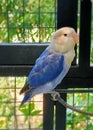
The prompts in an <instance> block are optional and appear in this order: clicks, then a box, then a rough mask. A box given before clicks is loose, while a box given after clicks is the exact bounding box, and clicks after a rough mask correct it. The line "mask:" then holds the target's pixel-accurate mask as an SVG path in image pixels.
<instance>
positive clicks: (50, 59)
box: [28, 50, 64, 88]
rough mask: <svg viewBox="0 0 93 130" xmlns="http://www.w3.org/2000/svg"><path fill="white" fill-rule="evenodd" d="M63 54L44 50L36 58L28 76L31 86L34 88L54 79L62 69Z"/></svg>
mask: <svg viewBox="0 0 93 130" xmlns="http://www.w3.org/2000/svg"><path fill="white" fill-rule="evenodd" d="M63 65H64V56H62V55H61V54H59V53H54V52H53V51H49V50H46V51H45V52H43V54H41V56H40V57H39V58H38V59H37V61H36V64H35V66H34V67H33V69H32V70H31V72H30V74H29V76H28V82H29V84H30V87H31V88H36V87H38V86H41V85H43V84H45V83H47V82H50V81H52V80H54V79H55V78H56V77H57V76H58V75H59V74H60V73H61V72H62V70H63Z"/></svg>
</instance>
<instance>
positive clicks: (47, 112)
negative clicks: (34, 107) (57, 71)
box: [43, 94, 54, 130]
mask: <svg viewBox="0 0 93 130" xmlns="http://www.w3.org/2000/svg"><path fill="white" fill-rule="evenodd" d="M53 116H54V104H53V101H52V100H51V97H50V95H49V94H45V95H44V101H43V130H53Z"/></svg>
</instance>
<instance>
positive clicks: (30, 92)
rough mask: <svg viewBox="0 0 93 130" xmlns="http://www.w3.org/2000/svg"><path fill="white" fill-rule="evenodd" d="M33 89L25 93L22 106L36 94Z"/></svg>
mask: <svg viewBox="0 0 93 130" xmlns="http://www.w3.org/2000/svg"><path fill="white" fill-rule="evenodd" d="M32 92H33V89H29V90H28V91H27V92H26V93H25V95H24V98H23V100H22V102H21V104H20V106H22V105H23V104H24V103H26V102H27V101H28V100H30V99H31V98H32V97H33V96H34V95H33V93H32Z"/></svg>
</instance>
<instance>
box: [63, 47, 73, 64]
mask: <svg viewBox="0 0 93 130" xmlns="http://www.w3.org/2000/svg"><path fill="white" fill-rule="evenodd" d="M63 55H64V57H65V61H66V63H67V65H69V66H70V65H71V63H72V61H73V59H74V57H75V50H74V49H72V50H70V51H68V52H66V53H64V54H63Z"/></svg>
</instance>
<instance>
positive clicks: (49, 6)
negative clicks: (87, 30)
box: [0, 0, 93, 130]
mask: <svg viewBox="0 0 93 130" xmlns="http://www.w3.org/2000/svg"><path fill="white" fill-rule="evenodd" d="M56 13H57V2H56V0H20V1H19V0H0V44H5V43H6V44H9V43H11V44H16V43H22V44H24V43H30V44H34V43H42V42H43V43H46V42H50V40H51V36H52V34H53V32H54V31H55V30H56V28H57V27H56V25H57V14H56ZM77 16H78V27H77V30H78V32H79V26H80V24H79V22H80V21H79V20H80V0H79V1H78V14H77ZM91 17H92V22H91V54H90V65H91V66H92V65H93V9H92V16H91ZM77 53H78V47H77ZM77 64H78V54H77ZM25 80H26V77H0V129H1V130H10V129H11V130H12V129H16V130H19V129H22V130H30V129H31V130H33V129H34V128H38V130H41V129H42V127H43V95H37V96H35V97H34V98H33V99H32V100H31V101H29V102H28V103H26V104H25V105H23V106H22V107H20V102H21V100H22V98H23V95H22V96H20V95H19V91H20V89H21V88H22V86H23V85H24V83H25ZM81 88H82V87H81ZM67 102H68V103H69V104H71V105H72V106H75V107H77V108H79V109H82V110H85V111H87V110H90V111H92V109H93V94H92V93H84V94H82V93H76V94H67ZM54 122H55V117H54ZM54 127H55V123H54ZM66 128H67V130H92V129H93V117H87V116H85V115H81V114H78V113H75V112H72V111H71V110H68V109H67V115H66Z"/></svg>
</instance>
